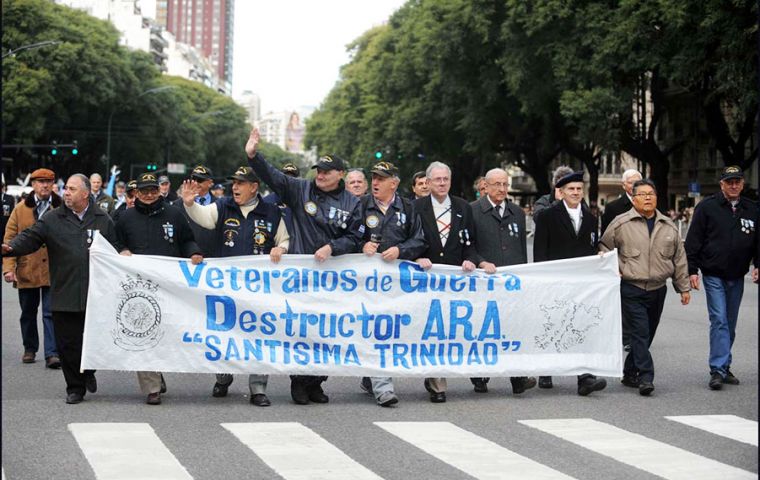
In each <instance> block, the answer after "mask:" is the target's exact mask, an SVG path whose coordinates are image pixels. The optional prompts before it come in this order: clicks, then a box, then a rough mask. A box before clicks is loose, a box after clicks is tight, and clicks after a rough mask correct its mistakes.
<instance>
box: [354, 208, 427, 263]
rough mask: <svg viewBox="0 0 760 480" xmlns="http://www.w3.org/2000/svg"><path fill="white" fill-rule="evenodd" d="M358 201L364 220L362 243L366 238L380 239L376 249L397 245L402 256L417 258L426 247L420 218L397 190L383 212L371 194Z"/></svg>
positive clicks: (377, 240) (400, 256)
mask: <svg viewBox="0 0 760 480" xmlns="http://www.w3.org/2000/svg"><path fill="white" fill-rule="evenodd" d="M360 202H361V205H362V221H363V222H364V235H363V238H362V240H363V241H362V247H364V244H365V243H366V242H369V241H373V242H377V243H379V244H380V246H379V247H378V248H377V251H378V252H381V253H382V252H384V251H385V250H387V249H389V248H390V247H398V249H399V258H400V259H402V260H416V259H418V258H419V257H421V256H422V254H423V253H424V252H425V250H427V243H426V242H425V234H424V232H423V231H422V222H421V221H420V218H419V216H417V215H416V214H415V213H414V206H413V205H412V202H410V201H409V200H407V199H405V198H401V197H400V196H399V195H398V194H397V195H396V198H395V199H394V200H393V203H391V205H390V206H389V207H388V210H386V211H385V214H383V212H382V210H380V208H379V207H378V206H377V204H376V203H375V199H374V197H372V195H364V196H363V197H362V198H361V199H360Z"/></svg>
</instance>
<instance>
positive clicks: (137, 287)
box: [111, 274, 164, 351]
mask: <svg viewBox="0 0 760 480" xmlns="http://www.w3.org/2000/svg"><path fill="white" fill-rule="evenodd" d="M159 287H160V286H159V285H158V284H157V283H155V282H153V281H152V280H150V279H144V278H142V277H141V276H140V275H139V274H136V275H135V276H134V277H133V276H131V275H127V278H126V280H125V281H123V282H121V288H122V290H123V293H122V294H121V295H120V296H119V306H118V308H117V311H116V328H115V329H114V330H112V331H111V334H112V335H113V339H114V343H115V344H116V345H118V346H119V347H121V348H123V349H124V350H132V351H140V350H148V349H151V348H153V347H155V346H156V345H158V342H160V341H161V338H162V337H163V336H164V331H163V329H162V328H161V306H160V305H159V303H158V302H159V300H160V297H157V295H156V294H157V292H158V289H159Z"/></svg>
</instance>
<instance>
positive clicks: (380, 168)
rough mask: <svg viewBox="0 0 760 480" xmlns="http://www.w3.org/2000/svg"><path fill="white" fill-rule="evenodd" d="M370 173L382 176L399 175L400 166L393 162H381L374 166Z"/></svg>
mask: <svg viewBox="0 0 760 480" xmlns="http://www.w3.org/2000/svg"><path fill="white" fill-rule="evenodd" d="M370 173H372V174H373V175H380V176H381V177H397V176H398V168H396V166H395V165H394V164H392V163H391V162H379V163H376V164H375V165H374V166H373V167H372V170H370Z"/></svg>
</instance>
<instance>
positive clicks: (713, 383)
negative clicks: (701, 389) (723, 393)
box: [708, 372, 723, 390]
mask: <svg viewBox="0 0 760 480" xmlns="http://www.w3.org/2000/svg"><path fill="white" fill-rule="evenodd" d="M708 385H709V386H710V390H720V389H721V388H723V376H722V375H721V374H720V373H718V372H712V373H711V374H710V383H708Z"/></svg>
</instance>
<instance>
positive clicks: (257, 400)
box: [251, 393, 272, 407]
mask: <svg viewBox="0 0 760 480" xmlns="http://www.w3.org/2000/svg"><path fill="white" fill-rule="evenodd" d="M251 403H252V404H254V405H256V406H257V407H268V406H269V405H271V404H272V402H270V401H269V398H268V397H267V396H266V395H264V394H263V393H257V394H256V395H251Z"/></svg>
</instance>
